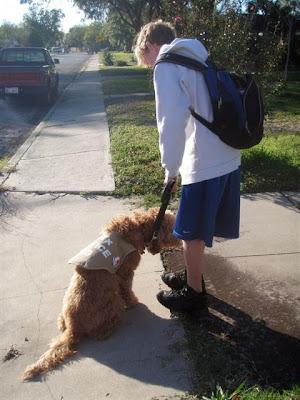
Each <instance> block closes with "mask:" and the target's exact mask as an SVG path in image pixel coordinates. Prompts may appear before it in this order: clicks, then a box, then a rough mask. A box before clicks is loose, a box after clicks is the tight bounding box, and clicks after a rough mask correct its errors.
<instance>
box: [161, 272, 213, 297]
mask: <svg viewBox="0 0 300 400" xmlns="http://www.w3.org/2000/svg"><path fill="white" fill-rule="evenodd" d="M161 280H162V281H163V282H164V283H165V284H166V285H167V286H169V287H170V288H171V289H175V290H181V289H183V288H184V287H185V286H186V283H187V279H186V269H184V270H183V271H180V272H167V271H165V272H163V273H162V274H161ZM202 291H203V293H206V288H205V282H204V279H203V276H202Z"/></svg>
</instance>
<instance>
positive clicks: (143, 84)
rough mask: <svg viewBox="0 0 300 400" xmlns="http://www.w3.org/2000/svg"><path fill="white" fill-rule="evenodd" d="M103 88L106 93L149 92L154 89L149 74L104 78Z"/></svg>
mask: <svg viewBox="0 0 300 400" xmlns="http://www.w3.org/2000/svg"><path fill="white" fill-rule="evenodd" d="M102 89H103V93H104V94H105V95H109V94H128V93H148V92H150V91H151V90H152V88H150V85H149V79H148V77H147V76H139V77H136V76H135V77H127V78H126V79H116V77H114V78H112V77H110V78H106V79H105V78H104V79H103V81H102Z"/></svg>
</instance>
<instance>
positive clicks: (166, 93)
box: [154, 63, 190, 179]
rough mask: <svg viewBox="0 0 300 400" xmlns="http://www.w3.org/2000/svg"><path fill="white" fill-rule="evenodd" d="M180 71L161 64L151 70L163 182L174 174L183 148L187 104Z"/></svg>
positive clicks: (176, 172)
mask: <svg viewBox="0 0 300 400" xmlns="http://www.w3.org/2000/svg"><path fill="white" fill-rule="evenodd" d="M180 69H181V67H180V66H177V65H174V64H170V63H164V64H158V65H157V66H156V68H155V70H154V90H155V97H156V119H157V128H158V132H159V149H160V154H161V163H162V166H163V167H164V168H165V173H166V179H168V178H172V177H175V176H177V175H178V171H179V167H180V166H181V162H182V157H183V153H184V148H185V128H186V125H187V122H188V119H189V118H190V111H189V108H188V107H189V105H190V102H189V99H188V98H187V94H186V92H185V91H184V90H183V87H182V82H181V72H180Z"/></svg>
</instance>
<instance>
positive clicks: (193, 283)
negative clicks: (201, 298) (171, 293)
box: [183, 239, 205, 293]
mask: <svg viewBox="0 0 300 400" xmlns="http://www.w3.org/2000/svg"><path fill="white" fill-rule="evenodd" d="M204 250H205V242H204V241H203V240H201V239H196V240H184V241H183V255H184V260H185V265H186V272H187V284H188V286H189V287H191V288H192V289H194V290H195V291H196V292H199V293H200V292H202V271H203V260H204Z"/></svg>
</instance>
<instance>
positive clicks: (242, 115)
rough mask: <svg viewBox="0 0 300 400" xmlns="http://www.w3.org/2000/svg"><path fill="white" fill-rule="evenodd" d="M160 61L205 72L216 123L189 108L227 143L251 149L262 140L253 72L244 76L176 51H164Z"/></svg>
mask: <svg viewBox="0 0 300 400" xmlns="http://www.w3.org/2000/svg"><path fill="white" fill-rule="evenodd" d="M161 62H169V63H173V64H179V65H183V66H185V67H188V68H191V69H194V70H196V71H200V72H202V73H203V74H204V78H205V82H206V84H207V88H208V91H209V94H210V98H211V103H212V108H213V117H214V119H213V122H211V123H210V122H208V121H207V120H206V119H204V118H202V117H201V116H200V115H199V114H197V113H196V112H195V111H194V110H193V109H192V107H190V111H191V113H192V115H193V117H195V118H196V119H197V120H198V121H200V122H201V124H203V125H205V126H206V127H207V128H208V129H209V130H210V131H212V132H213V133H215V134H216V135H218V136H219V138H220V139H221V140H222V141H223V142H224V143H226V144H227V145H229V146H231V147H234V148H236V149H248V148H250V147H253V146H255V145H257V144H258V143H259V142H260V141H261V140H262V137H263V131H264V128H263V120H264V109H263V101H262V96H261V93H260V90H259V88H258V86H257V83H256V81H255V79H254V76H253V74H251V73H247V74H246V76H245V79H243V78H241V77H239V76H237V75H235V74H232V73H230V72H228V71H226V70H224V69H219V70H218V69H217V68H216V67H214V66H213V65H212V64H210V63H207V65H204V64H202V63H201V62H199V61H196V60H193V59H191V58H188V57H184V56H181V55H179V54H175V53H164V54H161V55H160V56H159V57H158V59H157V60H156V64H158V63H161ZM156 64H155V65H156Z"/></svg>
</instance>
